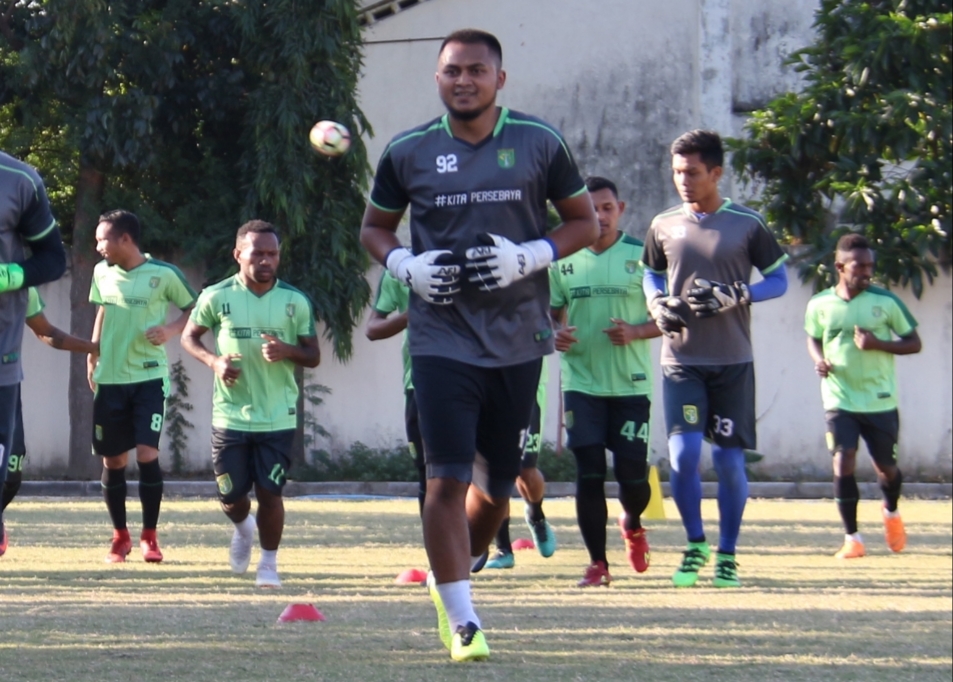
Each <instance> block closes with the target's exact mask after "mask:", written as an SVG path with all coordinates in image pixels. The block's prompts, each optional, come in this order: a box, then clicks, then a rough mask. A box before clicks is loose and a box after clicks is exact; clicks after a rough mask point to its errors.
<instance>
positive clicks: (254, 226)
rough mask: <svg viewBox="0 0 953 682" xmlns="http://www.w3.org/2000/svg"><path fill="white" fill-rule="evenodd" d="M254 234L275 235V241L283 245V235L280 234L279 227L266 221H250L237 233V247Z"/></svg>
mask: <svg viewBox="0 0 953 682" xmlns="http://www.w3.org/2000/svg"><path fill="white" fill-rule="evenodd" d="M252 232H253V233H255V234H273V235H275V239H277V240H278V243H279V244H280V243H281V235H280V234H278V228H277V227H275V226H274V225H272V224H271V223H269V222H266V221H264V220H249V221H248V222H247V223H245V224H244V225H242V226H241V227H239V228H238V232H236V233H235V246H238V245H239V244H241V242H242V239H244V238H245V237H246V236H248V234H249V233H252Z"/></svg>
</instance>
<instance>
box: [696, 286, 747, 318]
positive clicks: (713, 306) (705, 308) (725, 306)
mask: <svg viewBox="0 0 953 682" xmlns="http://www.w3.org/2000/svg"><path fill="white" fill-rule="evenodd" d="M686 298H687V299H688V305H689V306H690V307H691V309H692V312H694V313H695V315H696V316H698V317H711V316H712V315H716V314H718V313H723V312H725V311H726V310H731V309H732V308H734V307H737V306H739V305H748V304H749V303H751V292H750V291H749V290H748V285H747V284H745V283H744V282H735V283H734V284H722V283H721V282H709V281H708V280H707V279H696V280H695V288H694V289H689V290H688V296H687V297H686Z"/></svg>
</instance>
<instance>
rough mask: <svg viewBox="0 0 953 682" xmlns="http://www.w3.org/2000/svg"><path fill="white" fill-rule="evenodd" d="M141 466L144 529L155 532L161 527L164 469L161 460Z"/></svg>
mask: <svg viewBox="0 0 953 682" xmlns="http://www.w3.org/2000/svg"><path fill="white" fill-rule="evenodd" d="M137 464H138V465H139V501H140V502H141V503H142V527H143V529H144V530H155V529H156V526H157V525H159V507H160V506H161V505H162V489H163V487H164V486H163V484H162V469H161V468H160V467H159V460H158V459H154V460H152V461H151V462H137Z"/></svg>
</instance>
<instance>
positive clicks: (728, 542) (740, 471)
mask: <svg viewBox="0 0 953 682" xmlns="http://www.w3.org/2000/svg"><path fill="white" fill-rule="evenodd" d="M711 458H712V463H713V464H714V466H715V472H717V474H718V517H719V528H720V534H719V535H720V537H719V538H718V551H719V552H721V553H722V554H732V555H733V554H734V553H735V546H736V545H737V544H738V535H739V533H740V532H741V517H742V516H743V515H744V513H745V504H747V502H748V475H747V473H746V472H745V453H744V450H742V449H741V448H721V447H718V446H717V445H713V446H712V448H711Z"/></svg>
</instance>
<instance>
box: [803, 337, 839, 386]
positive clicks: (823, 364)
mask: <svg viewBox="0 0 953 682" xmlns="http://www.w3.org/2000/svg"><path fill="white" fill-rule="evenodd" d="M807 352H808V353H809V354H810V356H811V360H813V361H814V372H815V373H816V374H817V376H819V377H821V378H822V379H824V378H826V377H827V375H828V374H831V373H832V372H833V371H834V366H833V365H832V364H831V361H830V360H828V359H827V358H825V357H824V343H823V342H822V341H821V340H820V339H815V338H814V337H813V336H811V335H808V337H807Z"/></svg>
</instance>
